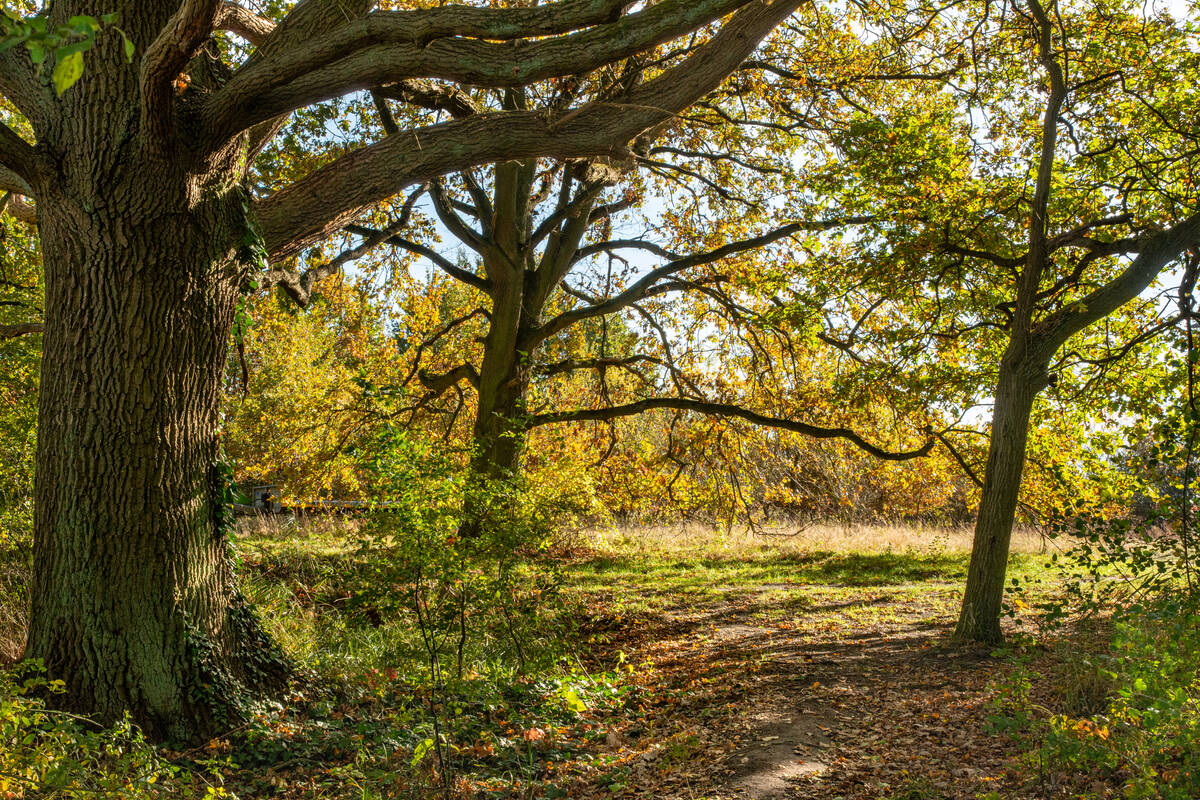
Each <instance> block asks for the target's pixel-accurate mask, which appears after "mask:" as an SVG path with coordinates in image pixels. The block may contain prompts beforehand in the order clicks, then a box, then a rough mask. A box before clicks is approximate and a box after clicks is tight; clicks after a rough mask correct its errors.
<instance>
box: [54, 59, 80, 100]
mask: <svg viewBox="0 0 1200 800" xmlns="http://www.w3.org/2000/svg"><path fill="white" fill-rule="evenodd" d="M82 77H83V53H70V54H69V55H67V56H66V57H65V58H62V59H60V60H59V62H58V63H57V64H55V65H54V90H55V91H56V92H58V96H59V97H62V94H63V92H65V91H66V90H67V89H70V88H71V87H72V86H74V85H75V82H76V81H77V80H79V79H80V78H82Z"/></svg>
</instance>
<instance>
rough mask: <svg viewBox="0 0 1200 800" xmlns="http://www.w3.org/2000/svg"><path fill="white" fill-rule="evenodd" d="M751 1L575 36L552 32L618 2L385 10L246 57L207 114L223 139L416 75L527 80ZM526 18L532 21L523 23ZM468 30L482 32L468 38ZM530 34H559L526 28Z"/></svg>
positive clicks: (692, 1) (671, 7) (627, 20)
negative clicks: (266, 54) (260, 56)
mask: <svg viewBox="0 0 1200 800" xmlns="http://www.w3.org/2000/svg"><path fill="white" fill-rule="evenodd" d="M751 2H753V0H700V1H698V0H662V2H659V3H657V4H655V5H653V6H651V7H650V8H647V9H645V10H643V11H639V12H636V13H634V14H630V15H628V16H621V17H619V18H618V20H617V21H616V22H611V23H609V24H599V25H598V26H597V27H594V28H590V29H588V30H584V31H582V32H580V33H575V34H570V35H566V36H554V35H553V34H556V33H560V32H562V31H565V30H573V29H576V28H580V27H584V26H587V25H591V24H595V23H597V22H601V23H603V22H604V21H606V20H608V19H609V18H610V17H611V16H612V13H611V8H605V6H606V5H607V6H612V5H613V4H612V3H609V4H605V3H599V4H597V3H596V2H583V3H555V4H551V5H547V6H538V7H534V8H517V9H472V8H468V7H463V6H449V7H445V8H436V9H422V10H414V11H378V12H374V13H371V14H367V15H366V16H363V17H359V18H357V19H351V20H349V21H347V22H345V23H344V24H342V25H339V26H337V27H336V28H334V29H333V30H331V31H329V32H327V33H325V34H323V35H320V36H315V37H313V39H312V40H311V41H310V42H309V43H308V44H307V45H306V46H302V47H296V48H294V49H288V50H285V51H283V52H279V53H277V54H275V55H273V56H272V57H271V58H268V59H265V60H262V61H260V62H257V63H254V64H247V65H246V66H245V67H244V68H243V69H241V70H239V71H238V73H237V74H236V75H235V76H234V77H233V79H232V80H230V81H229V83H228V84H226V86H225V87H223V88H222V89H221V90H220V91H218V92H216V93H215V94H214V95H213V97H212V99H211V100H209V101H208V103H207V108H206V111H205V116H206V117H207V119H208V120H209V122H210V124H211V126H212V129H213V130H214V131H216V132H217V134H218V138H221V139H223V138H225V137H227V136H230V135H233V134H235V133H237V132H238V131H239V130H245V129H246V128H249V127H252V126H253V125H255V124H257V123H259V122H263V121H265V120H268V119H271V118H273V117H276V116H278V115H280V114H286V113H288V112H289V111H293V110H295V109H298V108H302V107H304V106H307V105H310V104H312V103H317V102H320V101H322V100H328V99H331V98H334V97H339V96H342V95H345V94H348V93H351V92H355V91H360V90H364V89H370V88H372V87H377V86H382V85H386V84H389V83H395V82H397V81H402V80H406V79H410V78H442V79H446V80H452V81H457V82H460V83H467V84H471V85H476V86H491V87H505V86H521V85H527V84H529V83H532V82H535V81H539V80H546V79H549V78H554V77H559V76H562V75H570V74H579V73H584V72H588V71H591V70H593V69H595V68H597V67H600V66H603V65H604V64H607V63H611V62H613V61H617V60H620V59H622V58H627V57H629V56H632V55H635V54H636V53H639V52H642V51H644V50H647V49H649V48H652V47H654V46H656V45H658V44H661V43H663V42H666V41H669V40H671V39H674V38H677V37H679V36H683V35H686V34H688V33H690V32H692V31H694V30H696V29H697V28H700V27H702V26H704V25H706V24H708V23H710V22H712V21H714V20H716V19H720V18H721V17H722V16H724V15H726V14H728V13H730V12H731V11H734V10H735V9H737V8H739V7H741V6H744V5H747V4H748V3H751ZM598 5H599V7H597V6H598ZM621 5H625V4H621ZM580 6H589V7H590V8H589V9H588V10H587V13H583V12H581V13H577V14H567V15H566V17H564V13H563V9H564V7H575V8H576V9H578V8H579V7H580ZM618 13H619V12H618ZM518 20H519V21H523V22H524V23H525V24H524V25H523V26H522V25H519V24H515V22H516V21H518ZM473 23H474V24H473ZM468 36H478V37H483V38H478V39H476V38H461V37H468ZM531 36H549V37H550V38H544V39H529V38H524V37H531ZM484 38H486V39H487V40H488V41H484V40H483V39H484ZM496 39H520V41H514V42H497V41H494V40H496Z"/></svg>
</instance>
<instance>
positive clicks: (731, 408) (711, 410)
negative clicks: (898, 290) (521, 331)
mask: <svg viewBox="0 0 1200 800" xmlns="http://www.w3.org/2000/svg"><path fill="white" fill-rule="evenodd" d="M660 408H670V409H676V410H679V411H693V412H695V413H697V414H707V415H709V416H715V417H728V418H736V419H743V420H746V421H747V422H750V423H752V424H754V425H762V426H764V427H768V428H781V429H783V430H788V431H794V432H796V433H802V434H804V435H805V436H812V437H813V438H815V439H844V440H845V441H847V442H850V443H851V444H853V445H854V446H855V447H858V448H859V449H861V450H863V451H865V452H867V453H870V454H871V455H873V456H875V457H876V458H880V459H884V460H886V461H907V460H909V459H913V458H922V457H924V456H927V455H929V452H930V451H931V450H932V449H933V446H934V444H935V443H936V441H937V440H936V439H930V440H929V441H928V442H926V443H925V444H923V445H922V446H921V447H920V448H918V449H916V450H908V451H903V452H893V451H890V450H884V449H883V448H881V447H877V446H876V445H873V444H871V443H870V442H868V441H866V440H865V439H863V438H862V437H861V436H859V435H858V434H857V433H855V432H854V431H852V430H850V429H849V428H826V427H822V426H820V425H809V424H808V423H806V422H798V421H796V420H791V419H784V418H782V417H771V416H767V415H765V414H759V413H758V412H756V411H750V410H749V409H745V408H742V407H741V406H735V405H730V404H728V403H710V402H707V401H704V400H692V399H690V398H684V397H655V398H651V399H648V400H639V401H638V402H635V403H627V404H625V405H620V406H611V407H609V408H597V409H579V410H575V411H559V412H554V413H551V414H538V415H536V416H534V417H532V418H531V419H530V420H529V421H528V423H527V424H528V426H529V427H531V428H533V427H538V426H541V425H554V424H557V423H560V422H580V421H604V420H610V419H616V418H618V417H629V416H633V415H635V414H641V413H643V412H646V411H652V410H654V409H660Z"/></svg>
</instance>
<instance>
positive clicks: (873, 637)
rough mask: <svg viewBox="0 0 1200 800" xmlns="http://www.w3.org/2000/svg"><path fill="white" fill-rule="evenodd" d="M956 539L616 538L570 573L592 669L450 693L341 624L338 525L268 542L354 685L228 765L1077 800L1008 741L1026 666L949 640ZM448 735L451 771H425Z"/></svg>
mask: <svg viewBox="0 0 1200 800" xmlns="http://www.w3.org/2000/svg"><path fill="white" fill-rule="evenodd" d="M856 537H857V538H856ZM955 537H956V535H955V534H945V533H938V532H936V531H921V530H910V529H890V530H886V531H882V532H881V531H878V530H874V531H866V532H865V534H864V532H862V531H859V532H857V533H850V532H840V533H839V532H837V531H833V532H829V531H826V532H822V531H816V532H811V533H809V534H806V536H804V537H798V538H778V539H761V538H757V537H754V536H750V535H749V534H744V535H741V536H737V535H735V536H733V537H732V538H730V537H728V536H725V537H721V536H716V537H714V536H711V535H707V536H697V535H696V534H695V532H682V533H678V532H677V533H663V532H625V533H619V534H615V535H614V534H611V533H610V534H606V535H601V536H594V537H592V538H591V539H590V540H589V542H588V543H587V544H586V545H585V546H581V547H576V548H574V549H573V550H570V551H567V552H564V553H562V554H559V556H558V557H557V558H556V559H555V565H554V568H555V569H556V570H557V571H558V572H559V574H560V576H561V577H560V580H561V583H562V586H561V591H562V593H563V598H564V603H566V598H569V599H570V603H569V608H570V611H569V613H570V614H571V615H574V616H576V618H577V619H579V620H581V621H582V622H581V627H580V628H579V629H577V631H576V633H575V636H576V637H577V641H576V642H575V643H574V644H575V647H574V648H573V651H574V652H573V655H572V656H571V659H570V660H571V663H573V664H575V665H577V666H572V667H569V668H567V671H566V672H561V673H560V676H559V677H557V678H536V679H530V680H528V681H525V682H522V681H517V682H515V683H512V684H505V683H503V682H501V683H495V682H493V683H491V684H488V685H487V686H486V687H485V688H484V689H483V690H481V691H477V692H475V693H474V694H471V693H470V692H465V693H463V694H460V695H458V696H456V697H443V698H441V699H434V698H433V695H431V693H430V690H429V689H428V687H425V688H423V686H422V684H420V683H419V682H417V683H414V682H413V680H411V679H406V678H405V676H404V670H403V669H401V670H400V671H399V674H398V673H397V670H396V669H394V668H389V667H388V664H389V663H390V664H395V663H397V662H395V661H391V662H389V661H388V659H389V658H391V656H388V655H387V652H389V650H388V648H390V647H393V645H389V644H388V643H387V637H388V636H402V635H403V631H400V630H399V627H397V628H396V629H394V630H393V629H389V628H388V627H387V626H386V624H385V626H384V627H383V628H379V629H377V630H376V629H371V628H370V627H368V628H367V629H365V630H366V632H365V633H353V631H351V630H350V629H349V628H346V627H345V626H344V625H343V624H342V623H340V622H338V621H337V620H336V619H333V618H332V617H337V615H338V614H340V613H341V612H336V613H333V615H332V617H330V612H329V611H328V609H331V608H334V607H335V606H336V605H337V603H338V602H339V601H338V599H337V596H336V595H337V592H338V591H340V590H336V591H335V588H334V583H335V582H334V581H331V580H330V579H329V577H328V576H331V575H336V570H337V569H338V566H337V564H338V563H340V562H337V559H338V558H340V557H342V556H339V555H337V552H336V547H333V546H330V547H329V548H326V549H324V550H323V549H322V547H323V545H322V544H321V542H322V541H325V542H327V543H328V542H331V541H333V540H334V539H336V538H337V535H336V532H335V535H333V536H331V537H327V538H326V539H325V540H321V539H320V537H317V538H314V537H313V536H312V535H311V534H305V535H303V536H299V537H297V536H291V535H287V536H280V535H277V534H271V533H268V534H263V533H261V532H260V533H255V534H252V535H249V536H246V537H244V539H243V541H244V545H245V546H244V547H243V554H244V557H245V559H246V566H247V568H248V570H249V574H250V575H252V576H257V577H254V578H253V580H252V582H251V584H250V589H251V596H252V599H253V600H254V602H255V603H257V604H258V605H259V606H260V608H261V609H262V610H263V613H264V615H265V616H266V618H267V620H268V622H269V623H271V624H272V625H273V626H274V629H275V632H276V636H277V637H278V638H280V639H281V640H282V641H284V643H285V645H286V644H289V643H290V645H291V648H292V649H293V651H295V652H298V654H299V656H300V657H301V659H302V660H304V659H306V658H307V660H308V661H309V663H312V664H313V665H314V666H315V668H316V669H317V670H318V671H322V670H324V671H325V672H326V674H328V673H329V671H330V670H331V669H332V670H333V671H334V672H336V673H337V674H338V675H341V676H342V677H341V678H340V679H339V680H341V681H342V683H341V685H342V688H341V689H339V690H337V691H336V692H335V693H334V694H332V695H330V694H328V693H325V694H321V693H320V692H318V693H317V694H310V695H308V696H304V695H303V694H302V693H299V692H298V693H297V695H296V696H294V697H291V698H288V702H287V704H286V705H284V706H283V707H282V708H280V709H278V710H276V711H274V712H268V713H266V714H264V715H263V716H262V717H261V718H260V719H259V720H257V721H256V722H255V724H254V726H253V727H252V728H251V729H248V730H246V731H243V732H240V733H237V734H235V735H232V736H230V737H229V738H228V739H226V740H220V741H214V742H211V743H209V745H208V747H207V752H208V753H209V754H211V755H215V756H217V757H220V758H227V759H228V765H229V769H225V770H222V773H223V774H222V776H221V781H222V782H223V783H224V784H225V786H227V787H228V788H229V789H230V791H232V792H234V793H236V795H237V796H238V797H240V798H244V799H246V798H268V797H272V798H278V797H283V798H293V799H294V800H300V798H304V800H308V799H309V798H350V797H354V798H356V800H357V799H358V798H415V797H422V798H432V797H438V796H451V797H455V798H513V799H514V800H515V799H516V798H521V799H522V800H525V799H526V798H528V799H529V800H532V799H533V798H542V797H545V798H560V797H567V798H572V800H598V798H614V797H624V798H663V799H664V800H673V799H675V798H679V800H683V799H684V798H686V799H687V800H733V798H754V799H755V800H803V799H807V798H813V799H814V800H816V799H818V798H819V799H820V800H837V799H838V798H842V800H852V799H863V800H865V799H866V798H871V799H873V800H874V799H876V798H878V799H880V800H951V799H953V800H959V799H960V798H961V799H962V800H1001V798H1039V799H1043V798H1044V799H1046V800H1048V799H1049V798H1063V797H1071V796H1079V795H1077V794H1071V793H1070V791H1071V789H1070V787H1068V786H1066V785H1062V784H1061V783H1056V779H1055V778H1054V777H1053V776H1045V775H1038V774H1036V773H1037V770H1036V768H1035V766H1034V765H1031V764H1030V762H1029V760H1028V759H1027V758H1024V759H1023V758H1022V753H1021V752H1020V748H1019V746H1018V745H1016V744H1014V743H1013V741H1012V740H1010V739H1008V738H1006V737H1003V736H998V735H994V734H992V733H989V726H988V724H987V720H988V717H989V715H991V714H994V713H995V711H994V710H993V700H994V698H995V696H996V691H997V688H996V687H997V685H998V682H999V681H1002V680H1003V678H1004V676H1005V675H1006V674H1007V673H1008V672H1009V671H1011V670H1012V669H1014V667H1013V664H1012V661H1011V660H1009V659H1005V658H997V657H994V654H992V653H989V652H987V651H979V650H970V649H955V648H950V647H949V646H947V645H946V643H945V642H946V638H947V636H948V634H949V631H950V629H951V626H952V622H953V620H954V616H955V613H956V611H957V604H958V601H959V599H960V592H961V586H962V580H963V576H964V575H965V570H966V564H967V555H966V551H965V546H966V541H965V539H963V537H962V536H961V535H958V536H957V538H955ZM1018 544H1019V547H1018V549H1019V552H1017V553H1016V554H1014V557H1013V561H1012V564H1011V567H1010V574H1011V575H1014V576H1016V577H1019V578H1020V579H1021V581H1022V583H1023V584H1024V585H1025V586H1026V587H1027V588H1026V591H1027V592H1031V593H1032V594H1031V595H1030V597H1029V599H1033V598H1035V597H1036V596H1038V595H1039V594H1042V595H1044V594H1047V593H1052V592H1054V591H1056V590H1057V587H1058V586H1059V584H1058V582H1057V579H1056V578H1054V577H1053V576H1052V573H1050V572H1049V571H1048V570H1047V569H1046V566H1045V564H1046V558H1045V556H1044V555H1042V554H1039V553H1038V550H1039V548H1040V546H1041V544H1040V542H1039V541H1037V540H1035V539H1034V538H1032V537H1025V538H1023V539H1020V540H1018ZM326 561H329V564H332V566H329V565H328V564H326ZM330 570H332V571H330ZM321 576H325V577H321ZM566 607H568V606H567V605H564V608H566ZM305 620H307V621H305ZM323 620H324V621H323ZM339 626H340V627H339ZM389 630H391V632H390V633H389ZM314 631H317V632H318V633H319V634H320V635H319V636H318V635H317V634H314ZM331 631H332V632H333V633H332V634H331V633H330V632H331ZM339 631H340V632H339ZM398 631H399V632H398ZM334 634H336V636H340V637H342V638H341V639H338V640H337V641H338V643H335V644H332V645H331V644H330V642H331V641H333V639H330V636H332V635H334ZM306 637H307V638H306ZM314 637H315V638H314ZM321 637H324V638H323V639H322V638H321ZM347 637H349V638H347ZM356 637H357V638H356ZM372 637H373V638H372ZM335 638H336V637H335ZM317 639H320V641H317ZM314 642H315V644H314ZM306 648H307V654H306V653H305V652H304V651H305V650H306ZM321 648H324V649H321ZM331 648H332V649H331ZM334 650H336V658H333V660H332V661H331V660H330V658H332V657H331V656H330V653H332V652H334ZM1047 652H1048V651H1047ZM1034 657H1035V658H1040V657H1041V656H1036V655H1035V656H1034ZM322 664H323V665H324V666H322ZM330 664H333V667H330V666H329V665H330ZM568 681H570V683H568ZM488 687H490V688H488ZM568 687H575V688H573V689H571V692H574V691H575V689H577V690H578V695H577V697H576V696H575V695H571V696H572V697H575V699H573V700H568V701H567V702H565V703H564V700H563V698H564V697H567V696H568V695H566V694H564V691H565V690H566V689H567V688H568ZM578 697H582V698H583V701H582V702H580V701H579V700H578ZM431 712H433V713H432V715H431ZM432 716H440V718H441V720H442V722H441V723H438V724H439V725H440V727H436V728H431V727H430V726H431V725H432V724H433V723H432V722H431V719H432ZM431 730H432V731H436V732H437V735H438V736H439V737H441V740H442V741H444V742H446V744H445V750H444V752H445V753H446V754H447V756H446V758H447V759H448V760H447V761H444V762H443V763H449V764H451V767H450V768H447V769H442V770H439V769H438V768H437V766H436V762H435V759H434V758H433V757H432V755H431V754H428V753H426V754H425V756H423V757H422V756H421V755H420V754H419V753H420V749H421V748H420V744H419V743H420V742H421V741H422V740H423V739H424V737H426V736H427V735H428V732H429V731H431ZM439 758H441V756H440V755H439ZM436 783H440V786H441V788H440V789H435V788H434V786H433V785H434V784H436ZM1075 783H1076V784H1077V783H1078V781H1077V780H1076V781H1075ZM422 787H424V788H422ZM1091 796H1094V797H1106V796H1115V795H1111V794H1110V793H1109V791H1108V790H1107V789H1105V788H1104V787H1096V789H1095V791H1094V793H1093V794H1092V795H1091Z"/></svg>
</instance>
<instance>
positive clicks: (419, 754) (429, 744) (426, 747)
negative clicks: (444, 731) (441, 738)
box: [412, 739, 433, 767]
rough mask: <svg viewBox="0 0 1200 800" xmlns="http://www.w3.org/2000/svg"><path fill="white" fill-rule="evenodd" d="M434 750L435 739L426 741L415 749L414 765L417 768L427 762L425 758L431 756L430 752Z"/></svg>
mask: <svg viewBox="0 0 1200 800" xmlns="http://www.w3.org/2000/svg"><path fill="white" fill-rule="evenodd" d="M432 749H433V739H426V740H425V741H423V742H421V743H420V744H418V745H417V746H416V747H414V748H413V758H412V765H413V766H414V767H415V766H416V765H417V764H420V763H421V762H422V761H424V760H425V756H427V755H429V751H430V750H432Z"/></svg>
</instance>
